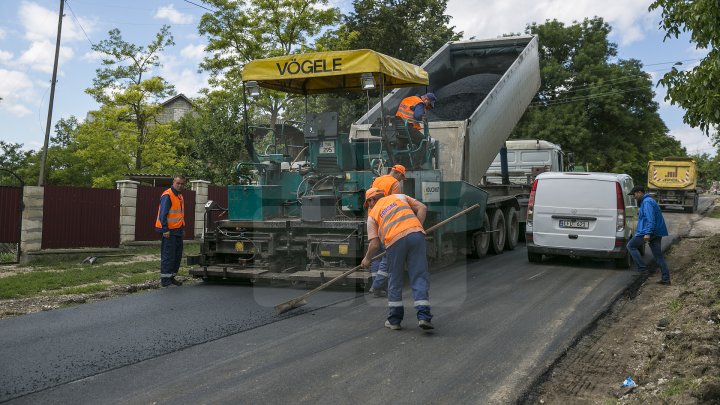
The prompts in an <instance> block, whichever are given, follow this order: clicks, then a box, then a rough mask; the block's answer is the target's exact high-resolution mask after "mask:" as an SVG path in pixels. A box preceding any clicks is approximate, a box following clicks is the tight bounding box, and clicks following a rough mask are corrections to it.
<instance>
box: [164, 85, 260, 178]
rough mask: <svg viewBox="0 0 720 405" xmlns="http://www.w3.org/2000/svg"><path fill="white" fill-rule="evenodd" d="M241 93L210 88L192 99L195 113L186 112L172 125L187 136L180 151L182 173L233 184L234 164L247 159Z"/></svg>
mask: <svg viewBox="0 0 720 405" xmlns="http://www.w3.org/2000/svg"><path fill="white" fill-rule="evenodd" d="M239 97H241V96H240V95H239V94H238V93H236V92H233V91H214V92H212V93H209V94H208V95H207V96H206V97H201V98H198V99H197V100H196V101H195V108H196V113H195V114H186V115H185V116H184V117H183V118H181V119H180V120H179V121H178V122H176V123H175V128H176V129H177V130H178V132H179V133H180V134H181V135H182V137H183V138H185V139H187V140H188V142H187V148H186V149H185V150H184V151H183V152H182V154H183V156H184V161H183V165H184V167H185V173H186V174H187V175H189V176H190V177H193V178H197V179H203V180H208V181H210V182H212V183H213V184H219V185H225V184H235V183H236V180H237V176H236V174H235V165H236V164H237V163H238V161H242V160H247V157H248V156H247V152H246V151H245V150H244V146H243V137H242V126H243V119H242V110H241V108H240V105H241V104H240V101H238V98H239Z"/></svg>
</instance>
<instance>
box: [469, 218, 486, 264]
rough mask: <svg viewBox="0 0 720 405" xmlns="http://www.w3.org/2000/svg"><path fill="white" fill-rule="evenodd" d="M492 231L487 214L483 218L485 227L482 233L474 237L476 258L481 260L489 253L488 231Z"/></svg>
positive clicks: (474, 254)
mask: <svg viewBox="0 0 720 405" xmlns="http://www.w3.org/2000/svg"><path fill="white" fill-rule="evenodd" d="M489 229H490V220H489V219H488V215H487V213H486V214H485V217H484V218H483V225H482V227H481V228H480V232H478V233H476V234H475V235H473V238H472V239H473V256H475V258H477V259H479V258H481V257H485V256H486V255H487V253H488V249H490V234H489V233H488V230H489Z"/></svg>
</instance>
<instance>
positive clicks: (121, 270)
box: [0, 245, 200, 299]
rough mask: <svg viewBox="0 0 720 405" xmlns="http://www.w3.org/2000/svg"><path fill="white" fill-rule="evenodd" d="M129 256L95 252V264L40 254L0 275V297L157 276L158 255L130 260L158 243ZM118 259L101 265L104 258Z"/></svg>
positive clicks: (152, 251)
mask: <svg viewBox="0 0 720 405" xmlns="http://www.w3.org/2000/svg"><path fill="white" fill-rule="evenodd" d="M199 250H200V248H199V246H198V245H189V246H186V247H185V249H184V253H185V254H188V255H193V254H198V253H199ZM126 253H128V254H131V255H132V256H128V257H112V255H109V257H107V258H105V259H103V255H98V257H99V261H98V264H96V265H87V264H84V265H83V264H80V261H81V260H82V259H80V260H78V259H77V258H68V259H57V258H51V257H43V258H40V259H38V260H37V261H35V262H33V263H32V266H31V271H28V272H23V273H19V274H15V275H12V276H7V277H2V278H0V299H9V298H24V297H32V296H38V295H57V294H81V293H93V292H98V291H104V290H106V289H108V288H110V287H111V286H112V285H115V284H137V283H142V282H145V281H148V280H156V279H158V276H159V274H158V273H159V256H158V258H156V259H152V260H148V261H139V262H138V261H136V262H132V261H131V260H132V259H133V258H134V257H136V256H142V255H158V253H159V247H158V246H142V247H133V248H128V249H126ZM108 261H113V262H119V263H118V264H114V265H108V266H102V265H101V264H102V263H103V262H108ZM179 274H181V275H188V268H187V266H184V265H183V266H181V268H180V273H179Z"/></svg>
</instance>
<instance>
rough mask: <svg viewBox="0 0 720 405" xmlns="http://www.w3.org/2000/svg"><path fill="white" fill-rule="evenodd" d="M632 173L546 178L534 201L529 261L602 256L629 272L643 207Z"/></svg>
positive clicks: (530, 210) (540, 177)
mask: <svg viewBox="0 0 720 405" xmlns="http://www.w3.org/2000/svg"><path fill="white" fill-rule="evenodd" d="M632 188H633V180H632V177H630V176H629V175H627V174H613V173H572V172H566V173H541V174H539V175H538V176H537V178H536V179H535V182H534V183H533V186H532V191H531V192H530V200H529V202H528V215H527V225H526V228H525V229H526V233H525V239H526V242H527V251H528V260H529V261H531V262H539V261H540V260H541V259H542V255H562V256H573V257H600V258H609V259H614V260H615V265H616V266H617V267H623V268H626V267H629V266H630V263H631V261H632V259H631V258H630V255H629V254H628V251H627V246H626V245H627V242H628V241H629V240H630V238H632V237H633V235H634V233H635V227H636V225H637V202H636V201H635V199H634V198H633V197H632V196H629V195H627V194H628V193H629V192H630V190H631V189H632Z"/></svg>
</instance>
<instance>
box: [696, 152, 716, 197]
mask: <svg viewBox="0 0 720 405" xmlns="http://www.w3.org/2000/svg"><path fill="white" fill-rule="evenodd" d="M692 158H693V159H695V163H696V164H697V171H698V186H700V187H702V188H704V189H705V190H708V189H710V187H711V186H712V182H713V181H720V154H715V156H710V155H709V154H707V153H703V154H698V155H693V156H692Z"/></svg>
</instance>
